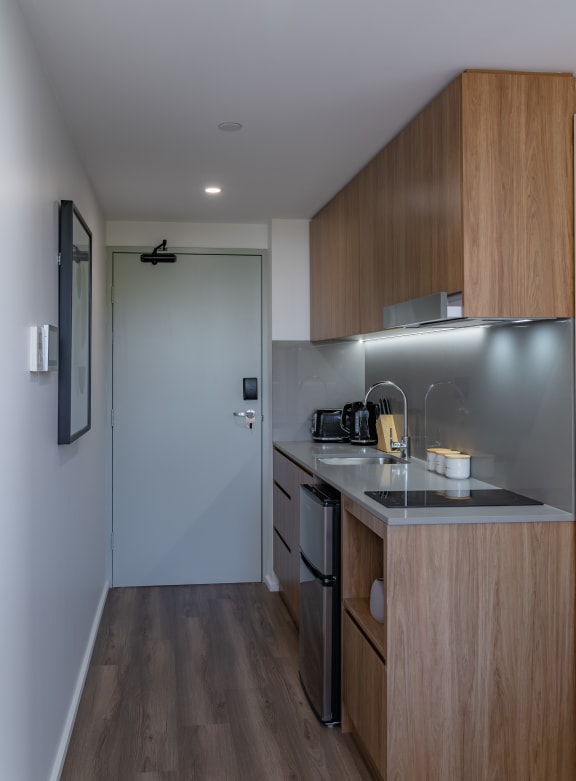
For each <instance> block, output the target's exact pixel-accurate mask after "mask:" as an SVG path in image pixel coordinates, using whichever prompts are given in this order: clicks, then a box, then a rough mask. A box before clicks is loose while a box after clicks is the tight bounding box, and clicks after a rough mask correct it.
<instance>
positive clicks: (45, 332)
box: [30, 325, 58, 372]
mask: <svg viewBox="0 0 576 781" xmlns="http://www.w3.org/2000/svg"><path fill="white" fill-rule="evenodd" d="M57 368H58V329H57V328H56V326H55V325H33V326H31V328H30V371H31V372H49V371H53V370H55V369H57Z"/></svg>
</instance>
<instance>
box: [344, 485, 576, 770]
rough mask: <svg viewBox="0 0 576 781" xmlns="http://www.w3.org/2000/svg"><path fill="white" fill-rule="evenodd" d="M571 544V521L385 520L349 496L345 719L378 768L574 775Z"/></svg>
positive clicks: (575, 583)
mask: <svg viewBox="0 0 576 781" xmlns="http://www.w3.org/2000/svg"><path fill="white" fill-rule="evenodd" d="M575 552H576V535H575V524H574V523H556V522H536V523H534V522H526V523H523V522H516V523H492V524H464V523H463V524H445V525H420V526H387V525H386V524H385V523H384V522H382V521H380V520H378V519H377V518H375V517H374V516H372V515H371V514H370V513H369V512H367V511H366V510H365V509H364V508H362V507H359V506H357V505H355V504H353V503H352V502H350V501H349V500H348V499H345V500H344V501H343V525H342V557H343V562H342V566H343V572H342V589H343V633H342V639H343V648H342V658H343V717H342V728H343V730H344V731H352V732H353V734H354V736H355V737H356V739H357V741H358V743H359V745H360V747H361V748H362V749H363V751H364V752H365V753H366V756H367V759H368V760H369V761H370V763H371V764H372V765H373V767H374V768H375V769H376V770H377V771H378V774H379V775H380V777H381V778H382V779H387V780H388V781H493V780H494V779H499V780H500V779H501V780H502V781H551V780H552V779H554V781H574V779H576V678H575V664H576V654H575V644H576V631H575V610H576V600H575V592H576V568H575ZM376 577H384V580H385V587H386V606H385V623H384V625H382V624H377V623H376V622H374V620H373V619H372V618H371V616H370V613H369V607H368V606H369V593H370V584H371V582H372V580H373V579H374V578H376Z"/></svg>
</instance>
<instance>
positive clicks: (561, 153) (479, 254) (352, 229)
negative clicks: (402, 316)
mask: <svg viewBox="0 0 576 781" xmlns="http://www.w3.org/2000/svg"><path fill="white" fill-rule="evenodd" d="M574 84H575V81H574V78H573V77H572V75H571V74H546V73H512V72H503V71H500V72H499V71H465V72H464V73H462V74H461V75H460V76H459V77H458V78H457V79H455V80H454V81H453V82H452V83H451V84H449V85H448V87H447V88H446V89H445V90H444V91H443V92H441V93H440V95H438V96H437V97H436V98H435V99H434V100H433V101H432V102H431V103H430V104H429V105H428V106H427V107H426V108H425V109H424V110H423V111H422V112H421V113H420V114H418V116H417V117H416V118H415V119H414V120H413V121H412V122H410V123H409V124H408V125H407V126H406V128H404V130H402V131H401V132H400V133H399V134H398V136H396V137H395V138H394V139H393V140H392V141H391V142H390V143H389V144H388V145H387V146H386V147H384V149H382V151H381V152H380V153H379V154H378V155H377V156H376V157H375V158H374V159H373V160H372V161H371V162H370V163H369V165H368V166H366V168H364V169H363V170H362V171H361V172H360V173H359V174H358V175H357V176H356V177H355V178H354V179H353V180H352V181H351V182H350V183H349V184H348V185H347V186H346V187H345V188H343V190H341V191H340V193H338V195H337V196H336V197H335V199H333V201H331V202H330V204H328V206H327V207H325V208H324V209H322V210H321V211H320V212H319V213H318V215H316V217H315V218H314V219H313V220H312V223H311V228H310V238H311V246H310V268H311V272H310V273H311V333H312V339H316V340H320V339H330V338H339V337H345V336H350V335H353V334H356V333H368V332H373V331H378V330H381V328H382V307H383V306H385V305H389V304H394V303H399V302H402V301H407V300H410V299H412V298H418V297H420V296H424V295H428V294H430V293H437V292H440V291H446V292H448V293H460V292H461V293H462V294H463V307H464V315H465V316H466V317H486V318H490V317H498V318H499V317H508V318H517V317H573V316H574V173H573V159H574V148H573V147H574V141H573V139H574V133H573V115H574V112H575V110H576V97H575V87H574ZM335 204H338V208H337V207H336V206H335ZM343 226H346V227H347V228H348V229H349V230H347V231H346V230H345V229H344V227H343ZM343 230H344V232H345V233H346V237H345V240H343V238H342V236H343ZM320 236H321V237H322V238H321V240H320V239H319V237H320ZM351 277H352V278H356V279H357V280H358V290H359V293H358V296H356V294H355V292H354V290H353V289H352V288H348V292H349V300H348V301H347V306H349V307H352V308H353V307H354V306H355V302H358V304H357V305H358V315H357V316H356V317H344V316H343V315H342V314H341V312H340V299H338V298H336V297H334V295H333V287H334V286H337V285H339V284H340V282H339V281H340V280H344V279H348V280H349V279H350V278H351ZM331 286H332V287H331ZM360 301H361V303H360ZM354 329H357V330H354Z"/></svg>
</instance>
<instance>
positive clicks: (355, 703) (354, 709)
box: [342, 611, 387, 778]
mask: <svg viewBox="0 0 576 781" xmlns="http://www.w3.org/2000/svg"><path fill="white" fill-rule="evenodd" d="M342 638H343V655H342V702H343V705H344V707H345V709H346V713H347V716H348V718H349V720H350V722H351V725H352V727H353V731H354V734H355V736H356V738H357V740H358V741H359V743H360V744H361V746H362V748H363V749H364V752H365V753H366V754H367V756H368V759H369V760H370V762H371V764H372V765H373V767H374V769H375V770H376V771H377V772H378V774H379V775H380V777H381V778H386V725H387V714H386V667H385V665H384V662H383V661H382V659H381V658H380V656H379V655H378V654H377V653H376V651H375V650H374V648H373V647H372V646H371V645H370V643H369V642H368V641H367V640H366V638H365V637H364V635H363V634H362V632H361V631H360V630H359V628H358V626H357V625H356V624H355V622H354V621H353V619H352V618H350V616H349V615H348V613H347V612H346V611H344V614H343V624H342Z"/></svg>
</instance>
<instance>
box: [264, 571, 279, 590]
mask: <svg viewBox="0 0 576 781" xmlns="http://www.w3.org/2000/svg"><path fill="white" fill-rule="evenodd" d="M264 583H265V584H266V586H267V587H268V591H280V583H279V582H278V578H277V577H276V575H275V573H274V572H270V573H269V574H268V575H264Z"/></svg>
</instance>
